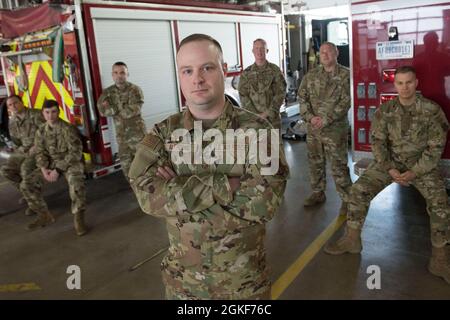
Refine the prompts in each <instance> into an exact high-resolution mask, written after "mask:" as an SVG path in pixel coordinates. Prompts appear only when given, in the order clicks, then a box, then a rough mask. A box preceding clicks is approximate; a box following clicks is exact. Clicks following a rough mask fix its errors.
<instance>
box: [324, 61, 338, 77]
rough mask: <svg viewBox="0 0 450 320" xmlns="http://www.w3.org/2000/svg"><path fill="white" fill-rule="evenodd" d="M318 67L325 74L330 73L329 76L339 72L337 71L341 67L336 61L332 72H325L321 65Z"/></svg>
mask: <svg viewBox="0 0 450 320" xmlns="http://www.w3.org/2000/svg"><path fill="white" fill-rule="evenodd" d="M319 68H320V72H322V73H325V74H330V75H331V76H333V77H334V76H335V75H337V74H339V71H340V69H341V65H340V64H339V63H337V64H336V67H335V68H334V70H333V71H332V72H327V71H326V70H325V67H324V66H323V65H320V66H319Z"/></svg>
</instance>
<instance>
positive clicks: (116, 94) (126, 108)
mask: <svg viewBox="0 0 450 320" xmlns="http://www.w3.org/2000/svg"><path fill="white" fill-rule="evenodd" d="M128 76H129V73H128V67H127V65H126V64H125V63H124V62H120V61H119V62H116V63H114V64H113V66H112V78H113V80H114V84H113V85H112V86H109V87H108V88H106V89H105V90H104V91H103V93H102V94H101V96H100V98H99V99H98V103H97V107H98V110H99V112H100V114H101V115H102V116H104V117H112V118H113V120H114V125H115V128H116V138H117V144H118V145H119V158H120V163H121V165H122V171H123V173H124V175H125V177H126V178H128V171H129V170H130V165H131V162H132V161H133V158H134V154H135V153H136V146H137V144H138V143H139V142H140V141H141V140H142V138H144V136H145V133H146V130H145V123H144V120H143V119H142V116H141V108H142V105H143V103H144V94H143V93H142V90H141V88H139V87H138V86H137V85H135V84H132V83H131V82H128V81H127V79H128Z"/></svg>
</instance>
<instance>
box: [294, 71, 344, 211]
mask: <svg viewBox="0 0 450 320" xmlns="http://www.w3.org/2000/svg"><path fill="white" fill-rule="evenodd" d="M298 96H299V98H300V115H301V117H302V118H303V119H304V120H305V121H306V122H307V123H308V125H307V136H306V143H307V149H308V162H309V169H310V170H309V171H310V182H311V188H312V190H313V192H324V191H325V184H326V158H328V159H329V160H330V161H331V172H332V174H333V178H334V181H335V183H336V189H337V192H338V193H339V196H340V197H341V199H342V200H343V201H345V202H346V201H347V198H348V192H349V190H350V187H351V185H352V181H351V179H350V172H349V169H348V166H347V153H348V130H349V124H348V119H347V113H348V110H349V108H350V72H349V70H348V69H347V68H345V67H344V66H341V65H339V64H338V65H336V69H335V71H334V72H333V73H329V72H326V71H325V69H324V67H323V66H322V65H320V66H318V67H317V68H314V69H313V70H311V71H310V72H308V73H307V74H306V76H305V77H304V78H303V80H302V83H301V85H300V88H299V91H298ZM315 116H320V117H321V118H322V120H323V127H322V129H320V130H313V129H312V125H311V122H310V121H311V119H312V118H313V117H315Z"/></svg>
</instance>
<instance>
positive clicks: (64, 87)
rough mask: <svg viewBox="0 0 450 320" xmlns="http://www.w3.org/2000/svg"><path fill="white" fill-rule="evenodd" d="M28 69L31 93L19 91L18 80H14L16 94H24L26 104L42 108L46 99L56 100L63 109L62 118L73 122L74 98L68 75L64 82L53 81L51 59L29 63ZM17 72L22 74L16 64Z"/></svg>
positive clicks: (29, 90)
mask: <svg viewBox="0 0 450 320" xmlns="http://www.w3.org/2000/svg"><path fill="white" fill-rule="evenodd" d="M26 69H27V74H28V92H29V95H27V94H24V93H23V92H19V87H18V84H17V81H16V80H14V91H15V92H16V94H20V95H21V96H22V100H23V103H24V105H26V106H28V107H29V106H32V107H34V108H37V109H40V108H41V107H42V104H43V103H44V101H45V100H46V99H53V100H56V101H58V103H59V105H60V106H61V108H62V110H63V112H61V113H60V117H61V119H63V120H64V121H67V122H70V123H73V122H74V118H73V113H72V112H71V110H72V107H73V105H74V99H73V97H72V92H71V90H70V89H69V85H68V84H69V82H68V79H67V76H65V77H64V81H63V83H55V82H53V81H52V65H51V64H50V63H49V61H36V62H32V63H29V64H27V66H26ZM15 74H16V75H20V68H19V67H18V66H16V70H15ZM30 100H31V101H30Z"/></svg>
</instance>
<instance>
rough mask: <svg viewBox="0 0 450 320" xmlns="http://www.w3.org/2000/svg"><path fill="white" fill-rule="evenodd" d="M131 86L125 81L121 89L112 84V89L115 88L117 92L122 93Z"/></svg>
mask: <svg viewBox="0 0 450 320" xmlns="http://www.w3.org/2000/svg"><path fill="white" fill-rule="evenodd" d="M130 85H131V83H129V82H128V81H125V84H124V85H123V87H122V88H119V87H118V86H117V85H116V84H114V87H116V89H117V90H119V91H123V90H126V89H128V87H129V86H130Z"/></svg>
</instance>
